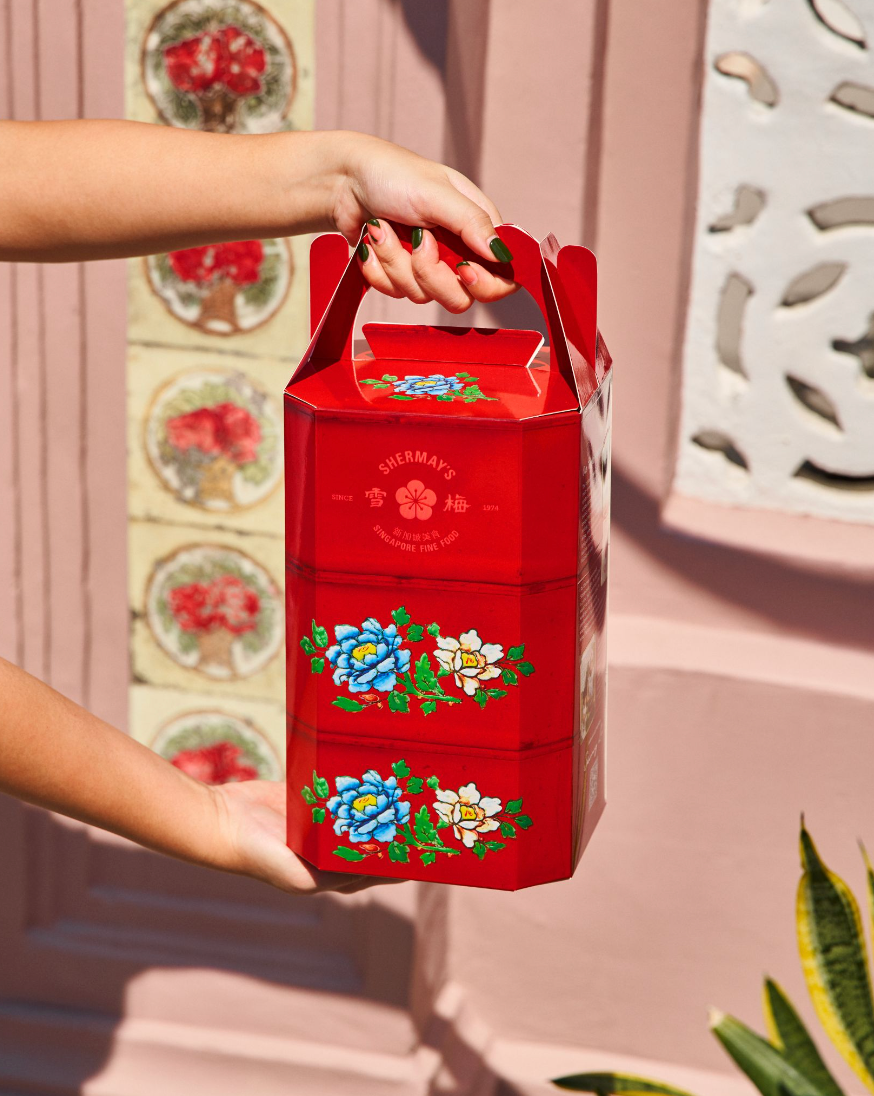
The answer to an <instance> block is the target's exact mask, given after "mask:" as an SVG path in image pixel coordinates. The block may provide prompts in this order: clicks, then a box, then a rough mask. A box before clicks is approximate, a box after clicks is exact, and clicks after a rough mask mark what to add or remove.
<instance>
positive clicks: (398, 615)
mask: <svg viewBox="0 0 874 1096" xmlns="http://www.w3.org/2000/svg"><path fill="white" fill-rule="evenodd" d="M391 618H392V620H393V621H394V622H395V624H397V626H398V627H399V628H403V626H404V625H405V624H409V623H410V614H409V613H408V612H407V610H406V609H405V608H404V606H403V605H402V606H401V607H400V609H395V611H394V612H393V613H392V615H391Z"/></svg>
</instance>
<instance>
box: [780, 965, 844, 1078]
mask: <svg viewBox="0 0 874 1096" xmlns="http://www.w3.org/2000/svg"><path fill="white" fill-rule="evenodd" d="M764 1008H765V1023H766V1025H767V1028H768V1034H769V1035H770V1038H771V1042H772V1043H773V1044H774V1046H775V1047H776V1048H777V1049H778V1050H779V1051H781V1052H782V1054H783V1057H784V1058H785V1059H786V1061H787V1062H788V1063H789V1064H790V1065H791V1066H794V1068H795V1069H797V1070H798V1072H799V1073H800V1074H801V1075H802V1076H803V1077H807V1078H808V1079H809V1080H811V1081H813V1083H814V1084H815V1085H816V1087H817V1089H818V1090H819V1091H820V1092H821V1093H822V1094H823V1096H843V1092H842V1091H841V1089H840V1086H839V1085H838V1083H837V1082H836V1081H835V1079H834V1077H832V1075H831V1073H830V1072H829V1070H828V1067H827V1066H826V1064H825V1062H824V1061H823V1060H822V1057H821V1056H820V1053H819V1051H818V1050H817V1049H816V1044H815V1043H814V1042H813V1040H812V1039H811V1037H810V1035H809V1034H808V1031H807V1028H806V1027H805V1026H804V1023H803V1022H802V1020H801V1017H800V1016H799V1015H798V1013H797V1012H796V1011H795V1009H794V1008H793V1006H792V1003H791V1001H790V1000H789V998H788V997H787V996H786V994H785V993H784V992H783V990H782V989H781V988H780V986H778V985H777V983H776V982H774V981H773V980H772V979H770V978H766V979H765V990H764Z"/></svg>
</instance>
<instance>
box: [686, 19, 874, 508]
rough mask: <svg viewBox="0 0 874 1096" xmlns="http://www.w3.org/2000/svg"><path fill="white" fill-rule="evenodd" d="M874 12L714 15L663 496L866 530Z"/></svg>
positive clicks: (871, 470)
mask: <svg viewBox="0 0 874 1096" xmlns="http://www.w3.org/2000/svg"><path fill="white" fill-rule="evenodd" d="M872 48H874V0H792V2H782V3H781V2H778V0H712V2H711V5H710V13H709V25H708V32H707V43H706V54H705V64H706V73H705V80H704V103H703V111H702V122H701V146H700V191H699V196H698V209H697V219H696V228H695V244H694V256H693V275H692V283H691V297H690V306H689V313H688V319H687V326H686V335H685V347H684V354H683V359H684V360H683V407H682V416H681V425H680V431H681V433H680V445H679V457H678V464H677V471H676V481H675V488H676V490H677V491H678V492H679V493H680V494H683V495H688V496H694V497H698V498H702V499H708V500H713V501H718V502H722V503H727V504H734V505H742V506H751V507H762V508H773V509H779V510H790V511H795V512H798V513H803V514H812V515H817V516H821V517H829V518H839V519H843V520H847V521H854V522H869V523H874V290H872V286H874V54H872Z"/></svg>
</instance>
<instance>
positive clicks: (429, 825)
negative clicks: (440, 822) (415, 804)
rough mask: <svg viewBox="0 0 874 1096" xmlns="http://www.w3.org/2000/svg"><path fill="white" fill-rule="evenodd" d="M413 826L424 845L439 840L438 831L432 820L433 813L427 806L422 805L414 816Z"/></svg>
mask: <svg viewBox="0 0 874 1096" xmlns="http://www.w3.org/2000/svg"><path fill="white" fill-rule="evenodd" d="M413 828H414V829H415V831H416V837H417V838H418V840H419V841H420V842H421V843H422V844H423V845H433V844H436V842H437V831H436V830H435V829H434V823H433V822H432V821H431V815H430V814H429V813H428V808H427V807H420V808H419V809H418V811H416V813H415V815H414V816H413Z"/></svg>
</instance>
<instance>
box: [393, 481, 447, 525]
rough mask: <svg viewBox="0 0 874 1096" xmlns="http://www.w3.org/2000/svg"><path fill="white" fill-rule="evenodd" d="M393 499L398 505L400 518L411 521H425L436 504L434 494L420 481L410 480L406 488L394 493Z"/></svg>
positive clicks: (400, 488)
mask: <svg viewBox="0 0 874 1096" xmlns="http://www.w3.org/2000/svg"><path fill="white" fill-rule="evenodd" d="M395 499H396V500H397V502H398V503H399V504H400V511H401V517H405V518H409V519H410V520H411V521H412V520H413V519H414V518H418V519H419V521H427V520H428V519H429V518H430V517H431V513H432V510H433V507H434V504H435V503H436V502H437V496H436V494H435V493H434V492H433V491H432V490H431V488H430V487H426V486H425V484H424V483H422V481H421V480H410V482H409V483H408V484H407V485H406V487H399V488H398V489H397V491H396V492H395Z"/></svg>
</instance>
